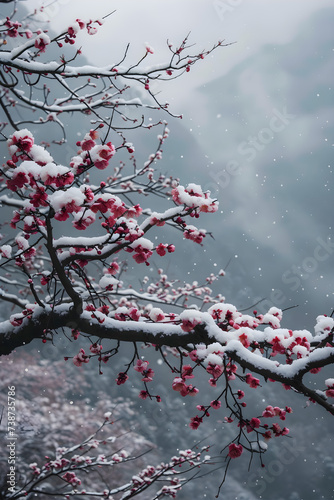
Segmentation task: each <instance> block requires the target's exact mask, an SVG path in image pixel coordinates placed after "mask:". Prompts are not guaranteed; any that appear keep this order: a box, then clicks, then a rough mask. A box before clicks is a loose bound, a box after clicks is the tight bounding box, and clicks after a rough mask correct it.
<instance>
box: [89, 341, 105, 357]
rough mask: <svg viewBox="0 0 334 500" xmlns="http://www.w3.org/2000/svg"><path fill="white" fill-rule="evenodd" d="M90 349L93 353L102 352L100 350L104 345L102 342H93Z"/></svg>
mask: <svg viewBox="0 0 334 500" xmlns="http://www.w3.org/2000/svg"><path fill="white" fill-rule="evenodd" d="M89 350H90V352H91V353H93V354H100V352H101V351H102V345H101V344H97V343H96V342H95V344H91V345H90V346H89Z"/></svg>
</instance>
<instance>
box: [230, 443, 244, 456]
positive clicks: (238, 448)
mask: <svg viewBox="0 0 334 500" xmlns="http://www.w3.org/2000/svg"><path fill="white" fill-rule="evenodd" d="M242 452H243V447H242V445H241V444H235V443H231V444H230V445H229V447H228V454H227V455H228V456H229V457H230V458H238V457H240V455H241V454H242Z"/></svg>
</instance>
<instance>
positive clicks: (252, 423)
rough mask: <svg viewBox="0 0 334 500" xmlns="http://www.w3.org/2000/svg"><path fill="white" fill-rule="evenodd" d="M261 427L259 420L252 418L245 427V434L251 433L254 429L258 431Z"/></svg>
mask: <svg viewBox="0 0 334 500" xmlns="http://www.w3.org/2000/svg"><path fill="white" fill-rule="evenodd" d="M260 425H261V420H260V419H259V418H256V417H253V418H251V420H250V421H249V424H248V425H247V432H252V431H253V430H254V429H258V428H259V427H260Z"/></svg>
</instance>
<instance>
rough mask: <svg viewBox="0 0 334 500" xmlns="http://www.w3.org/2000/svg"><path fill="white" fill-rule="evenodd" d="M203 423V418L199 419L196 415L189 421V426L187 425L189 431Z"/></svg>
mask: <svg viewBox="0 0 334 500" xmlns="http://www.w3.org/2000/svg"><path fill="white" fill-rule="evenodd" d="M202 422H203V418H202V417H199V416H198V415H196V417H193V418H192V419H191V420H190V424H189V427H191V429H194V430H196V429H198V428H199V426H200V424H201V423H202Z"/></svg>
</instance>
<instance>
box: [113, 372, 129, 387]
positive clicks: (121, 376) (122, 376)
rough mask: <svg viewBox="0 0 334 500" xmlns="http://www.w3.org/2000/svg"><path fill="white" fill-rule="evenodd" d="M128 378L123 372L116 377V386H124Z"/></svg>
mask: <svg viewBox="0 0 334 500" xmlns="http://www.w3.org/2000/svg"><path fill="white" fill-rule="evenodd" d="M128 378H129V377H128V376H127V374H126V373H124V372H120V373H119V374H118V376H117V379H116V383H117V385H122V384H125V382H126V381H127V380H128Z"/></svg>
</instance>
